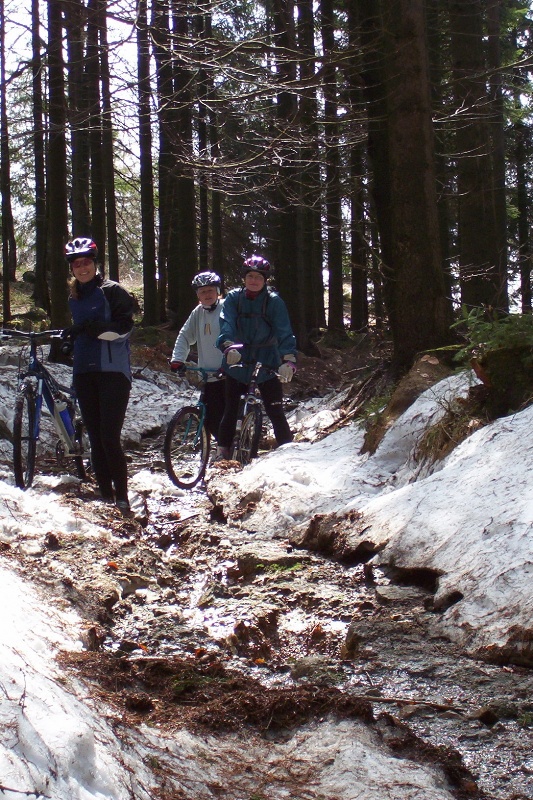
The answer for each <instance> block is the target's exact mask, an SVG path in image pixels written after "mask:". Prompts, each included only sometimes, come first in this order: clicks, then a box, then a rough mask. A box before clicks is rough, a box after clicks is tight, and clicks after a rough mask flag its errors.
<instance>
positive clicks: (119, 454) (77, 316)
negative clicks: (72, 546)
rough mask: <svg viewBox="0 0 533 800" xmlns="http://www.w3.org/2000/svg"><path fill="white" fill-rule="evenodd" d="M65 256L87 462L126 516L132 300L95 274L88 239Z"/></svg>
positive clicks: (75, 242)
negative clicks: (124, 446) (125, 445)
mask: <svg viewBox="0 0 533 800" xmlns="http://www.w3.org/2000/svg"><path fill="white" fill-rule="evenodd" d="M65 255H66V259H67V261H68V263H69V265H70V270H71V272H72V276H73V277H72V281H71V284H70V297H69V306H70V310H71V313H72V319H73V322H74V325H73V326H72V327H71V328H67V329H66V330H65V331H63V336H64V338H65V339H70V340H71V341H72V342H73V347H74V366H73V378H74V388H75V390H76V395H77V398H78V402H79V406H80V411H81V415H82V417H83V421H84V423H85V427H86V428H87V433H88V436H89V440H90V443H91V463H92V467H93V470H94V474H95V477H96V480H97V482H98V486H99V489H100V493H101V495H102V498H103V500H104V501H105V502H108V503H116V506H117V508H119V509H120V510H121V511H122V512H128V511H129V501H128V472H127V465H126V457H125V455H124V451H123V449H122V443H121V433H122V426H123V425H124V419H125V416H126V409H127V407H128V401H129V396H130V389H131V366H130V346H129V336H130V333H131V330H132V328H133V298H132V296H131V295H130V294H129V292H127V291H126V289H124V288H123V287H122V286H121V285H120V284H119V283H116V282H115V281H109V280H105V279H104V278H103V277H102V276H101V275H100V273H99V272H98V270H97V258H98V249H97V247H96V244H95V243H94V242H93V241H92V239H87V238H77V239H74V240H73V241H71V242H69V243H68V244H67V246H66V248H65Z"/></svg>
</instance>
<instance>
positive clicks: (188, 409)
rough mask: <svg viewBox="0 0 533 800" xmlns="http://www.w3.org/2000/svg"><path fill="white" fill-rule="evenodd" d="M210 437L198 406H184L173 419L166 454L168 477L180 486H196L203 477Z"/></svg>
mask: <svg viewBox="0 0 533 800" xmlns="http://www.w3.org/2000/svg"><path fill="white" fill-rule="evenodd" d="M209 451H210V436H209V433H208V431H207V428H206V427H205V425H204V424H203V423H202V421H201V417H200V413H199V412H198V409H197V408H195V407H194V406H184V407H183V408H180V409H179V411H177V412H176V413H175V414H174V416H173V417H172V419H171V420H170V422H169V424H168V428H167V432H166V434H165V442H164V444H163V454H164V456H165V467H166V470H167V474H168V477H169V478H170V480H171V481H172V483H173V484H175V485H176V486H179V487H180V489H192V488H193V487H194V486H196V485H197V484H198V483H199V482H200V481H201V480H202V478H203V476H204V474H205V470H206V467H207V461H208V459H209Z"/></svg>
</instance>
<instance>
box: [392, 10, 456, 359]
mask: <svg viewBox="0 0 533 800" xmlns="http://www.w3.org/2000/svg"><path fill="white" fill-rule="evenodd" d="M383 3H384V8H383V11H384V19H385V30H386V31H387V38H386V45H387V50H386V52H387V59H386V75H387V83H386V91H387V112H388V113H387V118H388V129H389V130H388V132H389V153H390V161H389V168H390V192H391V193H390V197H391V206H390V211H391V234H392V237H391V258H390V262H389V264H388V267H389V269H390V272H389V273H388V281H387V282H388V287H387V298H388V312H389V321H390V326H391V331H392V337H393V344H394V354H393V361H394V365H395V367H396V368H397V370H398V371H399V372H401V371H403V370H405V369H407V368H409V367H410V366H411V365H412V363H413V361H414V359H415V357H416V355H417V354H418V353H420V352H423V351H424V350H427V349H432V348H436V347H440V346H443V345H445V344H447V343H449V342H450V341H451V334H450V329H449V326H450V322H451V319H452V316H451V303H450V301H449V300H448V299H447V298H446V291H445V283H444V276H443V272H442V259H441V253H440V236H439V218H438V213H437V193H436V183H435V165H434V140H433V129H432V115H431V106H430V86H429V63H428V58H427V40H426V30H425V16H424V10H425V9H424V0H383Z"/></svg>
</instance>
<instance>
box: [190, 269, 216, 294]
mask: <svg viewBox="0 0 533 800" xmlns="http://www.w3.org/2000/svg"><path fill="white" fill-rule="evenodd" d="M221 285H222V281H221V279H220V275H217V274H216V272H199V273H198V275H195V276H194V278H193V279H192V283H191V286H192V288H193V289H201V288H202V287H203V286H216V287H217V289H218V290H220V287H221Z"/></svg>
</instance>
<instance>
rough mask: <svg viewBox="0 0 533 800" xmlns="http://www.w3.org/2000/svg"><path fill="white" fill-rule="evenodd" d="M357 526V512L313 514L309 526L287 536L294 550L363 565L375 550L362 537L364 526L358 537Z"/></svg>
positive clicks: (359, 520) (371, 543)
mask: <svg viewBox="0 0 533 800" xmlns="http://www.w3.org/2000/svg"><path fill="white" fill-rule="evenodd" d="M359 525H361V515H360V514H359V513H358V512H357V511H350V512H348V513H347V514H345V515H343V516H341V517H339V516H337V514H315V516H314V517H313V518H312V519H311V521H310V522H309V523H306V524H305V525H304V526H302V527H299V528H296V529H295V530H294V531H293V532H292V533H291V535H290V539H289V541H290V543H291V544H292V545H294V546H295V547H300V548H305V549H307V550H311V551H312V552H317V553H323V554H324V555H330V556H335V557H336V558H339V559H340V560H341V561H343V562H345V563H349V564H357V563H364V562H366V561H368V560H369V559H370V558H371V557H372V556H373V555H375V553H377V552H378V549H379V548H377V547H376V545H375V544H374V543H373V542H371V541H370V540H368V539H366V538H364V534H365V531H366V526H363V527H362V529H361V531H360V533H359V535H358V533H357V527H358V526H359Z"/></svg>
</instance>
